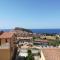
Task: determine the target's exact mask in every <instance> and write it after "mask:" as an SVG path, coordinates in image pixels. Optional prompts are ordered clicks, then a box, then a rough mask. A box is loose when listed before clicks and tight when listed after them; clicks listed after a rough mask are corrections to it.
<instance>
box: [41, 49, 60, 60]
mask: <svg viewBox="0 0 60 60" xmlns="http://www.w3.org/2000/svg"><path fill="white" fill-rule="evenodd" d="M42 52H43V54H44V57H45V59H46V60H60V48H45V49H42Z"/></svg>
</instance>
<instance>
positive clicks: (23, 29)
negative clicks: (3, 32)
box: [14, 27, 32, 33]
mask: <svg viewBox="0 0 60 60" xmlns="http://www.w3.org/2000/svg"><path fill="white" fill-rule="evenodd" d="M14 30H20V31H26V32H29V33H32V30H30V29H25V28H20V27H15V29H14Z"/></svg>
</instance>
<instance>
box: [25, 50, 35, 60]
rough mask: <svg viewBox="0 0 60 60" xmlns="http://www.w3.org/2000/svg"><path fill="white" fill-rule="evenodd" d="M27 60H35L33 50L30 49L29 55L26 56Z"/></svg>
mask: <svg viewBox="0 0 60 60" xmlns="http://www.w3.org/2000/svg"><path fill="white" fill-rule="evenodd" d="M26 60H34V57H33V55H32V52H31V50H28V56H27V57H26Z"/></svg>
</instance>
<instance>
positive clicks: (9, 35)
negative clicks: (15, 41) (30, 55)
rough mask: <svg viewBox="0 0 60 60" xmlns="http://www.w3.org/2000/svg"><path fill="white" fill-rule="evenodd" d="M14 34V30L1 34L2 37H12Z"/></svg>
mask: <svg viewBox="0 0 60 60" xmlns="http://www.w3.org/2000/svg"><path fill="white" fill-rule="evenodd" d="M13 34H14V32H4V33H3V34H2V35H0V38H11V37H12V36H13Z"/></svg>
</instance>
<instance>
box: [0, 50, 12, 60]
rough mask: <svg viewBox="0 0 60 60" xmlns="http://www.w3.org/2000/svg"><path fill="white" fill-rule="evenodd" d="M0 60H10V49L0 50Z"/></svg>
mask: <svg viewBox="0 0 60 60" xmlns="http://www.w3.org/2000/svg"><path fill="white" fill-rule="evenodd" d="M0 60H11V56H10V49H0Z"/></svg>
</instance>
